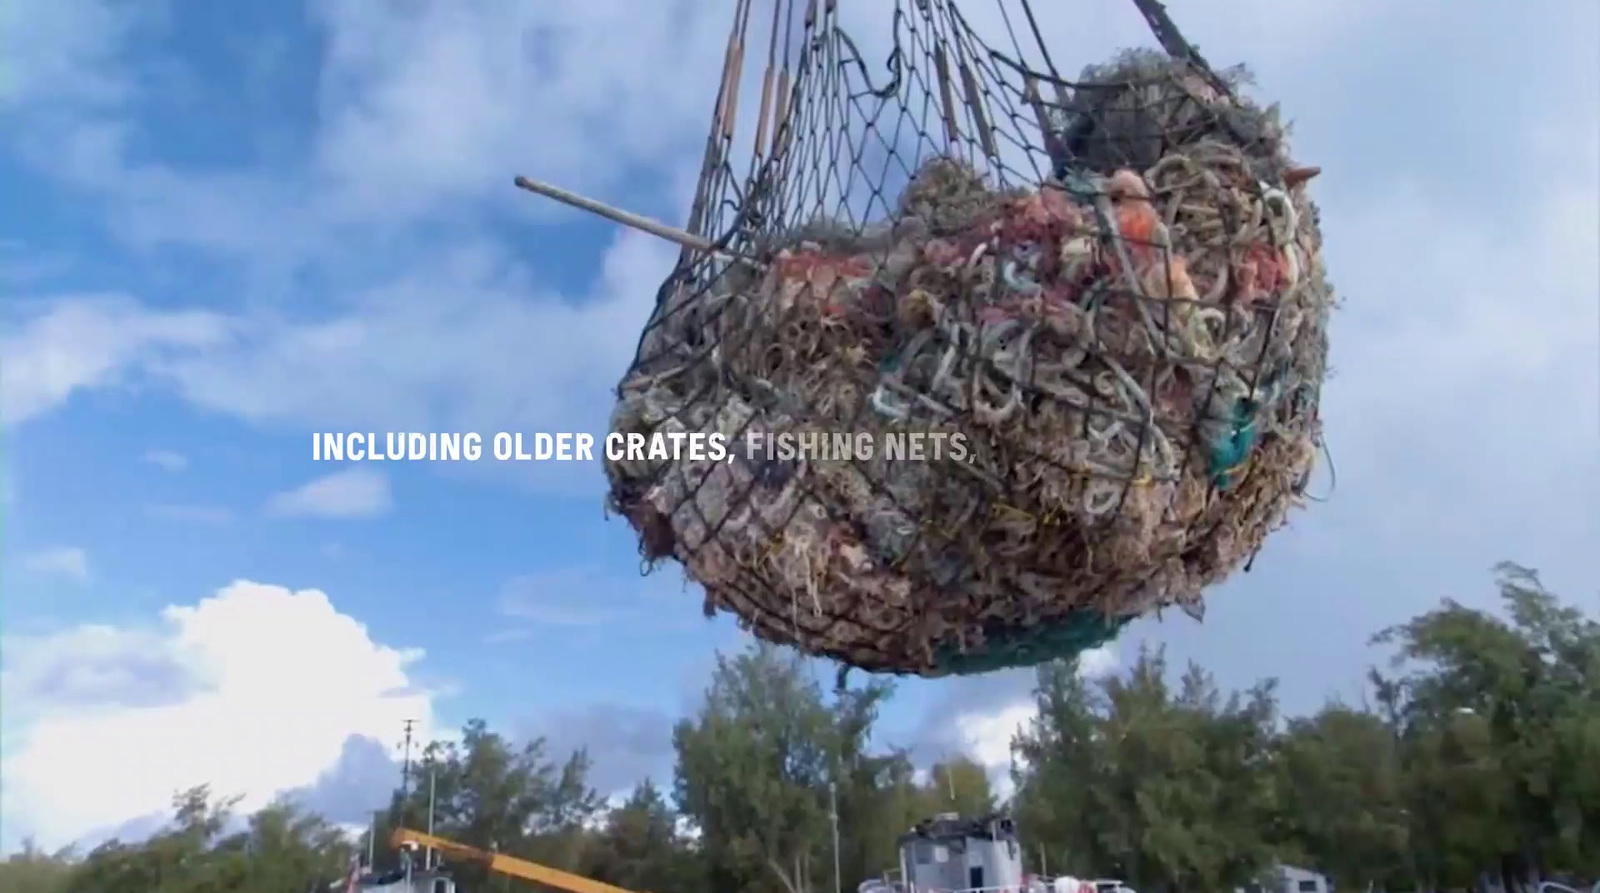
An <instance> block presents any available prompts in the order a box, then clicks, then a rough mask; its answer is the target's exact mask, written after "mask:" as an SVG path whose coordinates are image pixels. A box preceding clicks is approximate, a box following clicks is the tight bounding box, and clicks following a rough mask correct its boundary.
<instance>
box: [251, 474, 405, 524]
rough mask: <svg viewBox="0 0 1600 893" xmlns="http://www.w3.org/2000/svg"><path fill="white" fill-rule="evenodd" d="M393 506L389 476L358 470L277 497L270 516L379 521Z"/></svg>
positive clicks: (270, 505) (269, 506)
mask: <svg viewBox="0 0 1600 893" xmlns="http://www.w3.org/2000/svg"><path fill="white" fill-rule="evenodd" d="M393 505H394V497H393V496H392V495H391V494H390V492H389V477H388V475H385V474H384V473H383V472H381V471H375V470H373V469H370V468H359V467H358V468H352V469H349V470H348V471H339V472H335V473H333V474H330V475H327V476H325V477H320V478H317V479H316V480H314V481H310V482H309V483H306V484H303V485H301V486H299V487H296V488H295V489H293V490H287V491H284V492H282V493H277V494H274V495H273V497H272V498H271V499H269V500H268V501H267V513H268V514H270V515H276V516H278V517H284V518H341V519H354V518H375V517H377V516H379V515H382V514H383V513H385V512H387V511H388V510H389V509H390V508H391V507H392V506H393Z"/></svg>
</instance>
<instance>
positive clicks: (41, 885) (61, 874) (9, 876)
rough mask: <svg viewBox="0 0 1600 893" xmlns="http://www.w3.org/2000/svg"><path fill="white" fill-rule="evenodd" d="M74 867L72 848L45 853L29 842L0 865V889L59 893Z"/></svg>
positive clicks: (32, 892)
mask: <svg viewBox="0 0 1600 893" xmlns="http://www.w3.org/2000/svg"><path fill="white" fill-rule="evenodd" d="M76 868H77V861H76V860H75V859H74V858H73V852H72V850H71V849H64V850H60V851H57V852H54V853H48V852H45V851H44V850H41V849H39V847H38V845H37V844H36V843H35V842H34V841H33V840H31V839H29V840H24V841H23V842H22V849H21V850H19V851H17V852H15V853H12V854H11V855H10V856H8V857H7V858H6V859H5V861H3V862H0V890H5V891H7V893H61V891H63V890H65V889H66V887H67V883H68V881H69V880H71V877H72V872H73V871H74V870H75V869H76Z"/></svg>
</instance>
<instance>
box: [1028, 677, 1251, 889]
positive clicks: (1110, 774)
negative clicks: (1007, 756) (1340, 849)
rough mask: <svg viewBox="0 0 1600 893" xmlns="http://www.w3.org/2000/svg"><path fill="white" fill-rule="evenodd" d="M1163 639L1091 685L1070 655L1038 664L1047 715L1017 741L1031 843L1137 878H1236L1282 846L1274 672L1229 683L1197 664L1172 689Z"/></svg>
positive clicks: (1233, 882) (1075, 867)
mask: <svg viewBox="0 0 1600 893" xmlns="http://www.w3.org/2000/svg"><path fill="white" fill-rule="evenodd" d="M1167 675H1168V674H1167V663H1166V659H1165V657H1164V656H1163V655H1162V653H1161V652H1159V651H1149V650H1141V652H1140V654H1139V657H1138V660H1137V661H1136V663H1135V664H1134V666H1133V667H1132V668H1131V670H1130V671H1129V673H1128V674H1127V675H1126V676H1123V677H1111V678H1107V679H1105V680H1101V681H1100V682H1098V683H1096V684H1094V685H1093V686H1090V685H1088V684H1086V683H1084V682H1083V681H1082V680H1081V679H1079V678H1078V676H1077V672H1076V667H1075V666H1073V665H1072V664H1070V663H1067V664H1056V665H1050V666H1046V667H1043V668H1041V669H1040V671H1039V686H1038V689H1037V698H1038V706H1039V714H1040V715H1039V719H1038V721H1037V722H1036V723H1034V725H1033V727H1032V728H1031V729H1029V730H1027V731H1025V732H1024V733H1023V734H1022V735H1021V736H1019V739H1018V740H1017V742H1016V751H1017V756H1018V757H1019V761H1018V762H1019V770H1018V772H1017V779H1018V782H1019V794H1018V797H1017V806H1018V808H1017V811H1018V815H1019V818H1020V819H1021V820H1022V821H1023V822H1025V823H1026V824H1025V825H1024V826H1023V827H1024V833H1025V835H1026V840H1027V842H1028V844H1029V846H1028V849H1029V851H1030V852H1031V851H1037V849H1036V848H1037V847H1038V846H1039V845H1044V846H1045V848H1046V850H1047V852H1048V854H1049V857H1050V858H1051V861H1052V862H1053V863H1054V865H1055V866H1056V867H1057V868H1058V870H1062V871H1077V872H1081V873H1091V872H1092V873H1097V874H1115V875H1117V876H1120V877H1123V878H1125V879H1127V880H1128V881H1129V882H1130V883H1132V884H1133V885H1134V886H1135V887H1136V888H1138V889H1141V890H1142V889H1146V888H1149V889H1154V890H1164V889H1174V888H1177V887H1199V888H1201V889H1228V888H1231V887H1234V886H1238V885H1240V884H1243V883H1245V882H1248V881H1250V880H1251V879H1253V878H1254V877H1256V876H1257V875H1258V874H1259V873H1260V871H1261V870H1262V869H1263V868H1265V867H1266V866H1267V865H1268V864H1269V863H1270V861H1271V859H1272V856H1273V846H1272V842H1271V839H1270V836H1271V830H1272V822H1271V818H1272V816H1273V815H1274V813H1275V800H1274V794H1275V787H1274V785H1273V784H1272V774H1271V773H1272V763H1271V752H1272V745H1273V743H1274V733H1273V729H1274V725H1275V722H1276V718H1277V704H1276V699H1275V696H1274V693H1273V686H1272V685H1271V684H1270V683H1263V684H1262V685H1259V686H1257V687H1255V688H1254V689H1252V690H1250V691H1249V692H1246V693H1244V694H1242V695H1241V694H1233V695H1230V696H1228V697H1223V696H1222V694H1221V692H1220V691H1219V690H1218V689H1217V686H1216V684H1215V682H1214V681H1213V680H1212V678H1211V677H1210V676H1209V675H1208V674H1206V673H1205V672H1203V671H1201V670H1200V669H1199V668H1197V667H1192V666H1191V667H1190V668H1189V670H1188V671H1187V672H1186V673H1185V674H1184V675H1183V676H1182V677H1181V680H1180V684H1179V685H1178V687H1177V689H1176V690H1174V689H1173V688H1172V687H1171V686H1170V685H1169V683H1168V680H1167Z"/></svg>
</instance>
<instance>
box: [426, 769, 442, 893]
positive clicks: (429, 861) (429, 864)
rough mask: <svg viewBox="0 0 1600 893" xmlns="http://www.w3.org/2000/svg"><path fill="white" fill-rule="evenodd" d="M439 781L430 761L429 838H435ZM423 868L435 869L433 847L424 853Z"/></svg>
mask: <svg viewBox="0 0 1600 893" xmlns="http://www.w3.org/2000/svg"><path fill="white" fill-rule="evenodd" d="M438 780H439V774H438V772H436V771H435V767H434V765H433V761H432V760H429V761H428V836H429V837H432V836H433V802H434V793H435V791H436V790H437V782H438ZM422 867H423V868H424V869H426V870H430V871H431V870H432V869H433V847H431V846H430V847H428V851H427V852H426V853H424V854H423V856H422Z"/></svg>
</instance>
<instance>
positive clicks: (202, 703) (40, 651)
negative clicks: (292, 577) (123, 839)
mask: <svg viewBox="0 0 1600 893" xmlns="http://www.w3.org/2000/svg"><path fill="white" fill-rule="evenodd" d="M420 656H421V652H419V651H410V650H404V649H397V648H393V647H389V646H386V645H382V644H380V643H377V642H374V641H373V640H372V638H371V636H370V634H369V633H368V631H367V629H366V628H365V627H364V626H363V625H362V624H361V623H359V622H358V621H356V620H355V619H354V618H352V617H350V616H348V615H345V614H342V613H340V612H339V611H338V610H337V609H336V608H335V607H334V606H333V605H332V603H330V601H329V600H328V597H327V596H326V595H324V594H323V593H322V592H319V591H316V590H303V591H299V592H293V591H290V590H288V589H285V588H283V587H278V586H269V585H264V584H260V583H251V582H246V581H240V582H236V583H233V584H231V585H229V586H227V587H226V588H224V589H222V590H220V591H219V592H217V593H216V594H215V595H213V596H211V597H208V598H206V599H203V600H201V601H200V602H199V603H197V604H194V605H188V606H176V605H175V606H172V607H169V608H167V609H165V610H164V611H163V612H162V615H161V623H160V624H159V625H157V626H155V627H152V628H149V629H137V628H122V627H110V626H82V627H77V628H74V629H68V630H65V631H62V632H59V633H56V634H53V635H47V636H39V637H30V638H21V637H8V638H7V639H6V640H5V647H4V664H3V665H0V686H3V690H4V697H5V700H6V716H5V727H4V728H5V732H4V738H5V747H4V753H5V756H4V759H3V762H0V767H3V770H4V775H5V779H6V785H5V788H4V791H3V798H4V799H3V801H0V815H3V816H4V825H5V833H6V841H5V842H7V843H11V844H14V843H15V842H16V841H17V840H20V839H21V838H22V837H23V836H26V835H30V834H31V835H36V836H37V837H38V839H39V841H40V843H41V844H43V845H45V846H58V845H62V844H65V843H67V842H69V841H71V840H74V839H76V838H78V837H80V836H82V835H84V834H87V833H90V832H92V831H94V830H96V829H100V828H105V827H109V826H113V825H115V824H117V823H120V822H123V821H125V820H127V819H130V818H134V817H137V816H143V815H148V814H150V813H154V812H160V811H163V810H165V809H166V808H167V806H168V804H169V801H170V799H171V796H172V794H173V793H174V792H175V791H177V790H181V789H185V788H187V787H190V786H193V785H197V784H202V783H209V784H211V785H212V787H213V790H216V791H218V792H220V793H237V794H242V795H244V796H245V801H244V803H243V807H244V808H246V809H249V808H257V807H259V806H261V805H263V804H265V803H266V802H268V801H269V800H270V799H271V798H272V797H273V796H274V795H275V794H277V793H279V792H281V791H285V790H288V789H291V788H296V787H299V786H303V785H307V784H310V783H312V782H314V781H315V780H316V779H317V778H318V775H319V774H320V773H322V772H323V771H324V770H326V769H328V768H329V767H331V766H333V765H334V764H335V763H336V761H337V760H338V759H339V756H340V753H341V749H342V748H343V746H344V744H345V741H346V739H347V738H349V736H351V735H365V736H368V737H371V738H374V739H377V740H378V741H381V742H384V743H385V745H386V746H392V744H393V743H395V741H396V740H397V737H398V735H399V732H400V729H401V721H402V720H405V719H415V720H417V721H418V725H419V730H418V734H420V735H421V736H422V737H423V738H424V740H427V739H428V737H429V736H431V735H433V734H434V729H433V726H432V722H433V714H432V706H431V705H432V697H433V696H432V695H431V694H430V693H429V692H426V691H420V690H419V689H418V688H417V686H416V685H415V683H414V680H413V679H412V678H411V676H410V675H409V667H410V666H411V665H412V664H413V663H414V662H415V661H416V660H417V659H418V658H419V657H420Z"/></svg>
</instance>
